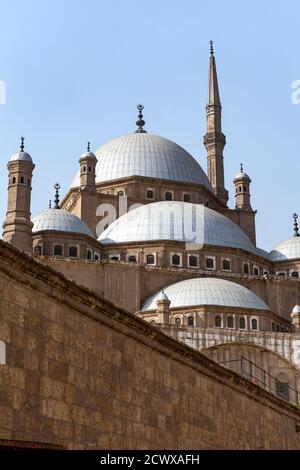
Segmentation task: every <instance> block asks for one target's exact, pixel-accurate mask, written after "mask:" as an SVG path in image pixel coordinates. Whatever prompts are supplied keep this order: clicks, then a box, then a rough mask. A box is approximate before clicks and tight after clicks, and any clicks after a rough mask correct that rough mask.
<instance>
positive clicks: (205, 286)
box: [141, 278, 270, 311]
mask: <svg viewBox="0 0 300 470" xmlns="http://www.w3.org/2000/svg"><path fill="white" fill-rule="evenodd" d="M164 292H165V294H166V295H167V296H168V298H169V300H170V301H171V305H170V307H171V308H176V307H196V306H199V305H219V306H222V307H240V308H251V309H255V310H270V308H269V307H268V305H267V304H266V303H265V302H264V301H263V300H262V299H261V298H260V297H258V296H257V295H256V294H254V293H253V292H251V291H250V290H249V289H246V287H243V286H240V285H239V284H236V283H234V282H231V281H226V280H224V279H217V278H196V279H187V280H185V281H180V282H176V283H175V284H171V285H170V286H168V287H165V288H164ZM160 296H161V291H159V292H157V293H156V294H154V295H153V296H151V297H149V298H148V299H147V300H146V301H145V303H144V305H143V306H142V309H141V310H142V311H147V310H156V308H157V305H156V302H157V300H159V299H160Z"/></svg>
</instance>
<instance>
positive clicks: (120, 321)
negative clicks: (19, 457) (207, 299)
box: [0, 242, 300, 450]
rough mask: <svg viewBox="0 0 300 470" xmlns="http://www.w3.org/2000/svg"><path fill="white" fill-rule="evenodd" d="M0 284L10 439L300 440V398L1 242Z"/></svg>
mask: <svg viewBox="0 0 300 470" xmlns="http://www.w3.org/2000/svg"><path fill="white" fill-rule="evenodd" d="M0 289H1V298H0V340H1V342H2V344H3V343H5V345H6V358H5V364H3V363H2V364H1V365H0V387H1V405H0V406H1V413H0V439H1V442H2V443H3V442H10V441H11V440H13V441H27V442H28V441H29V442H38V443H40V445H48V446H56V447H57V446H62V447H63V448H69V449H71V448H72V449H83V448H84V449H96V448H98V449H101V448H106V449H107V448H110V449H139V448H143V449H164V450H166V449H230V448H235V449H300V433H299V429H300V412H299V410H298V409H297V408H296V407H294V406H292V405H290V404H288V403H287V402H285V401H282V400H280V399H278V398H276V397H274V396H273V395H271V394H270V393H268V392H267V391H265V390H263V389H262V388H261V387H258V386H257V385H255V384H253V383H250V382H249V381H247V380H245V379H243V378H242V377H240V376H239V375H237V374H236V373H234V372H232V371H230V370H227V369H225V368H223V367H221V366H219V365H218V364H217V363H215V362H214V361H212V360H211V359H209V358H207V357H205V356H204V355H202V354H200V353H199V352H197V351H196V350H193V349H190V348H188V347H187V346H185V345H184V344H181V343H180V342H178V341H176V340H174V339H172V338H170V337H169V336H166V335H164V334H163V333H162V332H160V331H159V330H158V329H157V328H153V327H152V326H151V325H149V324H147V323H145V322H144V321H142V320H140V319H138V318H137V317H135V316H133V315H131V314H128V313H126V312H125V311H123V310H121V309H118V308H116V307H115V306H113V305H112V304H110V303H108V302H107V301H104V300H103V299H102V298H101V297H99V296H97V295H96V294H94V293H92V292H91V291H88V290H87V289H84V288H81V287H79V286H78V285H76V284H75V283H74V282H71V281H69V280H67V279H66V278H65V277H63V276H62V275H61V274H59V273H58V272H55V271H54V270H52V269H51V268H49V267H47V266H46V265H43V264H42V263H40V262H37V261H34V260H33V259H32V258H30V257H28V256H25V255H24V254H23V255H22V254H21V253H19V252H18V251H17V250H16V249H14V248H12V247H10V246H9V245H7V244H4V243H3V242H1V243H0ZM237 408H238V409H239V413H236V409H237Z"/></svg>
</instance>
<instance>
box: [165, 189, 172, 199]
mask: <svg viewBox="0 0 300 470" xmlns="http://www.w3.org/2000/svg"><path fill="white" fill-rule="evenodd" d="M172 199H173V198H172V193H170V191H166V192H165V200H166V201H172Z"/></svg>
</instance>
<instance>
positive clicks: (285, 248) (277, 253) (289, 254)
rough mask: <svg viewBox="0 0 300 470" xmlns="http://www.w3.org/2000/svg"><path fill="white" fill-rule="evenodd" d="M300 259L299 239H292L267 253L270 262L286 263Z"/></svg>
mask: <svg viewBox="0 0 300 470" xmlns="http://www.w3.org/2000/svg"><path fill="white" fill-rule="evenodd" d="M298 258H300V237H292V238H290V239H289V240H285V241H283V242H281V243H279V244H278V245H276V246H275V247H274V248H273V250H272V251H271V252H270V253H269V259H270V260H271V261H287V260H292V259H298Z"/></svg>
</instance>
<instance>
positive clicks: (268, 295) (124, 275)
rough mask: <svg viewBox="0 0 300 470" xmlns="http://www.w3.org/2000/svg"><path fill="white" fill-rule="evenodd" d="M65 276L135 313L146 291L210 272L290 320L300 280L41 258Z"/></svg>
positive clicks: (156, 289) (298, 294) (298, 298)
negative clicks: (239, 285) (252, 293)
mask: <svg viewBox="0 0 300 470" xmlns="http://www.w3.org/2000/svg"><path fill="white" fill-rule="evenodd" d="M44 261H45V262H46V263H47V264H49V266H52V267H54V268H55V269H57V270H58V271H60V272H62V273H63V274H65V275H66V276H67V277H69V278H71V279H74V280H75V281H76V282H78V283H79V284H81V285H84V286H86V287H89V288H90V289H92V290H94V291H95V292H97V293H98V294H100V295H102V296H104V297H105V298H106V299H108V300H111V301H113V302H114V303H115V304H116V305H118V306H120V307H123V308H125V309H126V310H128V311H130V312H132V313H135V312H137V311H138V310H140V307H141V304H142V302H143V301H144V300H145V299H147V298H148V297H149V296H150V295H152V294H154V293H155V292H157V291H158V290H159V289H162V288H163V287H165V286H168V285H169V284H172V283H174V282H177V281H181V280H184V279H190V278H193V277H198V276H206V277H209V276H212V277H218V278H223V279H227V280H228V281H232V282H236V283H238V284H241V285H243V286H244V287H246V288H247V289H250V290H251V291H253V292H254V293H255V294H257V295H258V296H259V297H261V298H262V299H263V300H264V301H265V302H266V303H267V304H268V305H269V306H270V308H271V310H272V311H273V312H274V313H277V314H278V315H282V316H283V317H285V319H287V320H290V319H291V318H290V313H291V311H292V309H293V307H294V306H295V304H297V303H300V280H299V279H296V278H295V279H294V278H286V279H282V278H278V277H276V276H270V278H269V279H268V280H264V279H263V278H262V277H257V276H248V275H239V274H234V273H228V274H227V273H225V272H222V271H204V270H200V269H192V268H191V269H182V268H175V267H174V268H155V267H150V266H145V265H138V264H137V265H134V264H131V263H123V262H112V263H109V262H105V261H104V262H100V263H94V262H93V263H91V262H88V261H79V260H78V261H77V260H74V261H73V260H64V259H58V258H45V259H44Z"/></svg>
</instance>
